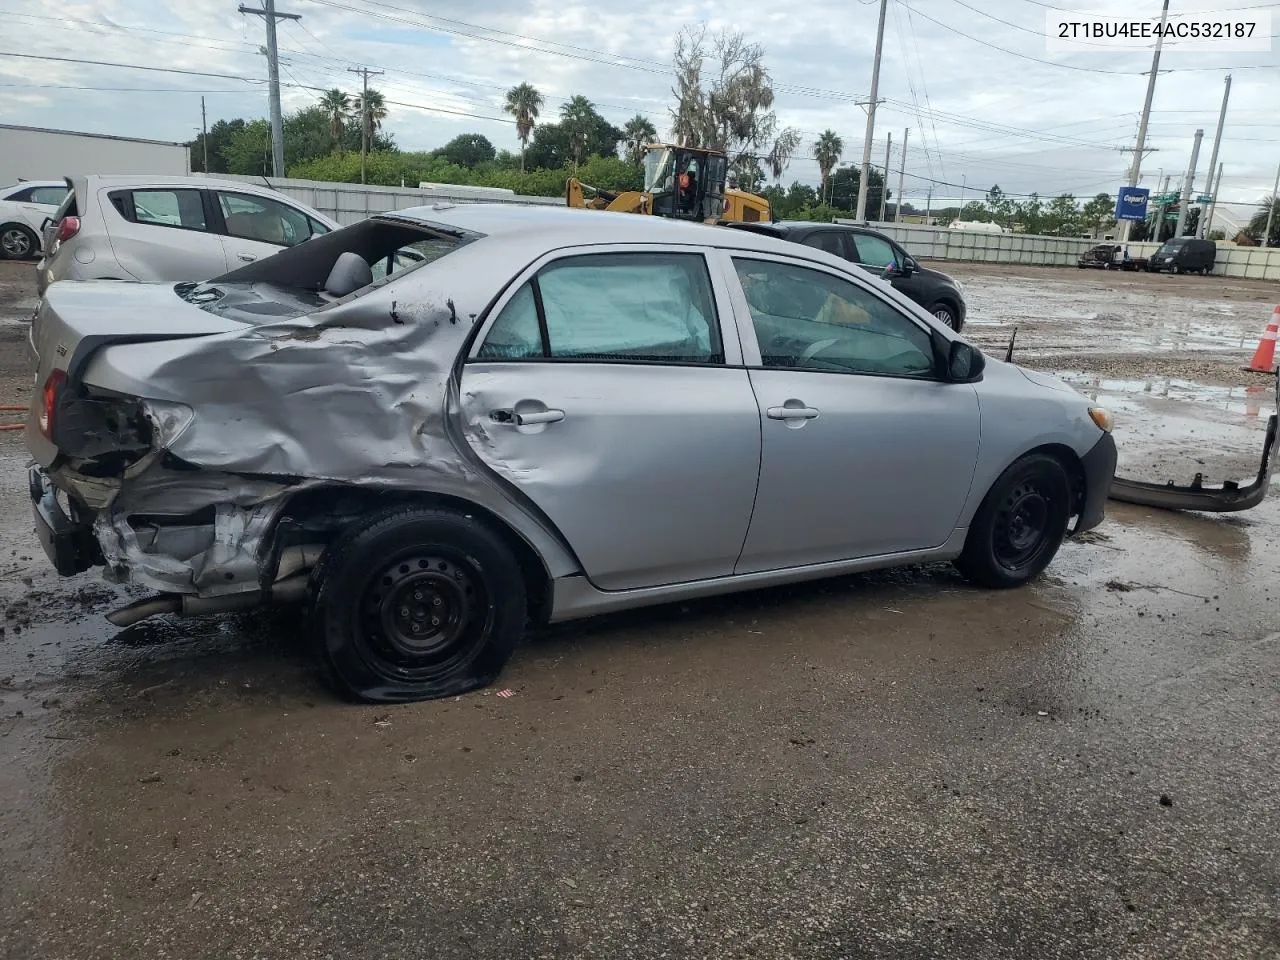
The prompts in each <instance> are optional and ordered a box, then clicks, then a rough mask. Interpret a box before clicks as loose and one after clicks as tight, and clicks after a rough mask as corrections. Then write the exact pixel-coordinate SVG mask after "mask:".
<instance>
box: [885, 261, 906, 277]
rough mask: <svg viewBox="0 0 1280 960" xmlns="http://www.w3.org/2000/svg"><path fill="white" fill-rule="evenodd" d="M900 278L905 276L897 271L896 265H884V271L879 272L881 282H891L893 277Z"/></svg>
mask: <svg viewBox="0 0 1280 960" xmlns="http://www.w3.org/2000/svg"><path fill="white" fill-rule="evenodd" d="M901 276H905V274H904V273H903V272H902V271H901V270H899V269H898V265H897V264H896V263H886V264H885V265H884V269H883V270H881V271H880V279H881V280H892V279H893V278H894V277H901Z"/></svg>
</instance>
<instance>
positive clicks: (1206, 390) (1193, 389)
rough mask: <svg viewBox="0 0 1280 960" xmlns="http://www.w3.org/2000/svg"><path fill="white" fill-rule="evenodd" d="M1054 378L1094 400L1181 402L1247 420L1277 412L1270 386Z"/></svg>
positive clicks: (1070, 373) (1079, 374) (1064, 374)
mask: <svg viewBox="0 0 1280 960" xmlns="http://www.w3.org/2000/svg"><path fill="white" fill-rule="evenodd" d="M1053 375H1054V376H1055V377H1058V378H1059V379H1060V380H1065V381H1066V382H1067V383H1069V384H1071V385H1072V386H1074V387H1075V388H1076V389H1077V390H1080V392H1081V393H1085V394H1087V395H1088V396H1090V397H1093V398H1094V399H1097V398H1098V396H1100V395H1113V396H1116V397H1117V398H1118V399H1119V400H1120V402H1121V403H1126V400H1125V399H1124V398H1125V397H1126V396H1137V397H1144V398H1158V399H1161V400H1177V401H1183V402H1190V403H1198V404H1201V405H1203V407H1205V408H1207V409H1213V410H1221V411H1224V412H1226V413H1236V414H1243V415H1244V416H1246V417H1268V416H1270V415H1271V414H1273V413H1275V412H1276V402H1275V397H1276V391H1275V387H1274V386H1273V385H1270V384H1267V385H1263V384H1251V385H1249V386H1235V387H1226V386H1210V385H1208V384H1204V383H1196V382H1194V381H1191V380H1179V379H1177V378H1171V377H1151V378H1148V379H1146V380H1113V379H1108V378H1106V377H1099V376H1097V375H1095V374H1090V373H1085V372H1083V371H1080V370H1057V371H1054V374H1053ZM1126 405H1127V406H1129V407H1130V408H1132V409H1141V404H1139V403H1134V402H1132V401H1129V402H1127V403H1126Z"/></svg>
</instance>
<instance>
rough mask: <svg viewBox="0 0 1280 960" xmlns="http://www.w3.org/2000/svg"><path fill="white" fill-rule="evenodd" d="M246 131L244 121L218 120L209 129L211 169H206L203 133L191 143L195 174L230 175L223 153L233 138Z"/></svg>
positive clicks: (192, 165)
mask: <svg viewBox="0 0 1280 960" xmlns="http://www.w3.org/2000/svg"><path fill="white" fill-rule="evenodd" d="M243 129H244V121H243V120H241V119H238V118H237V119H235V120H217V121H214V124H213V126H211V127H210V128H209V135H208V139H209V169H208V170H205V168H204V153H205V150H204V141H205V135H204V134H203V133H202V134H200V135H199V136H197V137H196V138H195V139H194V140H193V141H191V144H190V146H191V169H192V171H193V172H195V173H230V172H231V171H230V170H229V169H228V168H227V161H226V158H225V157H224V156H223V154H222V151H223V150H224V149H225V148H226V147H228V146H229V145H230V144H231V140H232V138H233V137H234V136H235V135H236V134H237V133H239V132H240V131H241V130H243Z"/></svg>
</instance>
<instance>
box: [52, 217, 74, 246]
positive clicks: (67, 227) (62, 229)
mask: <svg viewBox="0 0 1280 960" xmlns="http://www.w3.org/2000/svg"><path fill="white" fill-rule="evenodd" d="M79 232H80V218H79V217H63V218H62V219H61V220H59V221H58V233H57V235H56V236H55V237H54V240H56V241H57V242H58V243H62V242H64V241H66V240H70V239H71V238H72V237H74V236H75V235H76V234H77V233H79Z"/></svg>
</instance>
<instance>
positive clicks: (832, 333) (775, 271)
mask: <svg viewBox="0 0 1280 960" xmlns="http://www.w3.org/2000/svg"><path fill="white" fill-rule="evenodd" d="M733 263H734V267H735V268H736V269H737V272H738V279H739V280H740V281H741V282H742V289H743V292H744V293H745V294H746V298H747V303H748V305H749V306H750V308H751V320H752V324H753V326H754V327H755V332H756V340H757V341H758V342H759V344H760V356H761V360H762V362H763V364H764V366H766V367H788V368H792V369H797V370H813V371H821V372H828V373H832V372H834V373H863V374H879V375H882V376H896V377H922V378H927V377H931V376H933V373H934V361H933V346H932V343H931V342H930V338H929V334H928V333H927V332H925V331H924V330H923V329H921V328H920V327H919V326H918V325H917V324H915V323H913V322H912V321H911V319H910V318H908V317H906V316H904V315H903V314H901V313H899V312H898V311H897V310H895V309H894V308H893V307H892V306H890V305H889V304H887V303H885V302H884V301H883V300H881V299H879V298H878V297H876V296H874V295H873V294H871V293H870V292H868V291H866V290H863V289H862V288H860V287H858V286H857V285H856V284H853V283H851V282H849V281H847V280H842V279H840V278H839V277H836V276H833V275H832V274H829V273H823V272H821V271H818V270H811V269H809V268H807V267H802V266H798V265H795V264H790V263H780V262H777V261H769V260H750V259H746V258H741V257H735V258H734V261H733Z"/></svg>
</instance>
